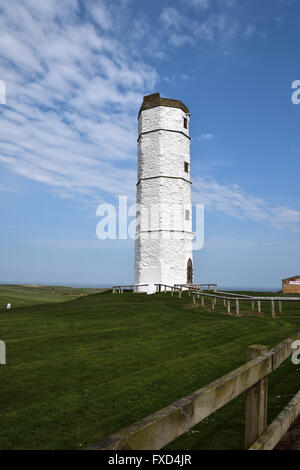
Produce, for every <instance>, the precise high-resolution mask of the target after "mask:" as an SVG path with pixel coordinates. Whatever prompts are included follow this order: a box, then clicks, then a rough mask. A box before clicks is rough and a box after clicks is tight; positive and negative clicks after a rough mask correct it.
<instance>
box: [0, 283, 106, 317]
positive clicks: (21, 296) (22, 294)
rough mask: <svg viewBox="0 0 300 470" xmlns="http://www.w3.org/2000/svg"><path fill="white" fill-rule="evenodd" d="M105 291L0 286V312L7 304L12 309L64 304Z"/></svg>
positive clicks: (59, 287)
mask: <svg viewBox="0 0 300 470" xmlns="http://www.w3.org/2000/svg"><path fill="white" fill-rule="evenodd" d="M103 290H105V289H89V288H72V287H63V286H39V285H14V284H0V311H3V309H6V306H7V304H8V303H10V304H12V306H13V307H20V306H25V305H26V306H27V305H38V304H45V303H52V302H65V301H67V300H70V299H74V298H77V297H80V296H82V295H87V294H91V293H96V292H101V291H103Z"/></svg>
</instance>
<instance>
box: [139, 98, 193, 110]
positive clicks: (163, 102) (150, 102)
mask: <svg viewBox="0 0 300 470" xmlns="http://www.w3.org/2000/svg"><path fill="white" fill-rule="evenodd" d="M157 106H167V107H169V108H179V109H182V111H184V112H185V113H189V108H188V107H187V106H185V104H183V102H182V101H179V100H170V99H169V98H161V96H160V94H159V93H154V94H153V95H147V96H144V99H143V103H142V106H141V107H140V111H139V115H140V113H141V111H144V110H145V109H151V108H156V107H157Z"/></svg>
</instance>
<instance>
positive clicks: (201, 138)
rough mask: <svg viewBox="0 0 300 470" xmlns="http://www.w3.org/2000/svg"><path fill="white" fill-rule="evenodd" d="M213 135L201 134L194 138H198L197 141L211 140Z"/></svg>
mask: <svg viewBox="0 0 300 470" xmlns="http://www.w3.org/2000/svg"><path fill="white" fill-rule="evenodd" d="M214 137H215V135H214V134H201V135H199V136H196V137H195V140H198V141H199V142H205V141H207V140H212V139H213V138H214Z"/></svg>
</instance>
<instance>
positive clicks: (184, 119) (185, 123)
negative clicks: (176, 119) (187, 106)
mask: <svg viewBox="0 0 300 470" xmlns="http://www.w3.org/2000/svg"><path fill="white" fill-rule="evenodd" d="M187 125H188V122H187V118H183V127H184V128H185V129H187Z"/></svg>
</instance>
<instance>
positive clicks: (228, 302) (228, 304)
mask: <svg viewBox="0 0 300 470" xmlns="http://www.w3.org/2000/svg"><path fill="white" fill-rule="evenodd" d="M227 313H228V315H230V300H227Z"/></svg>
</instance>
